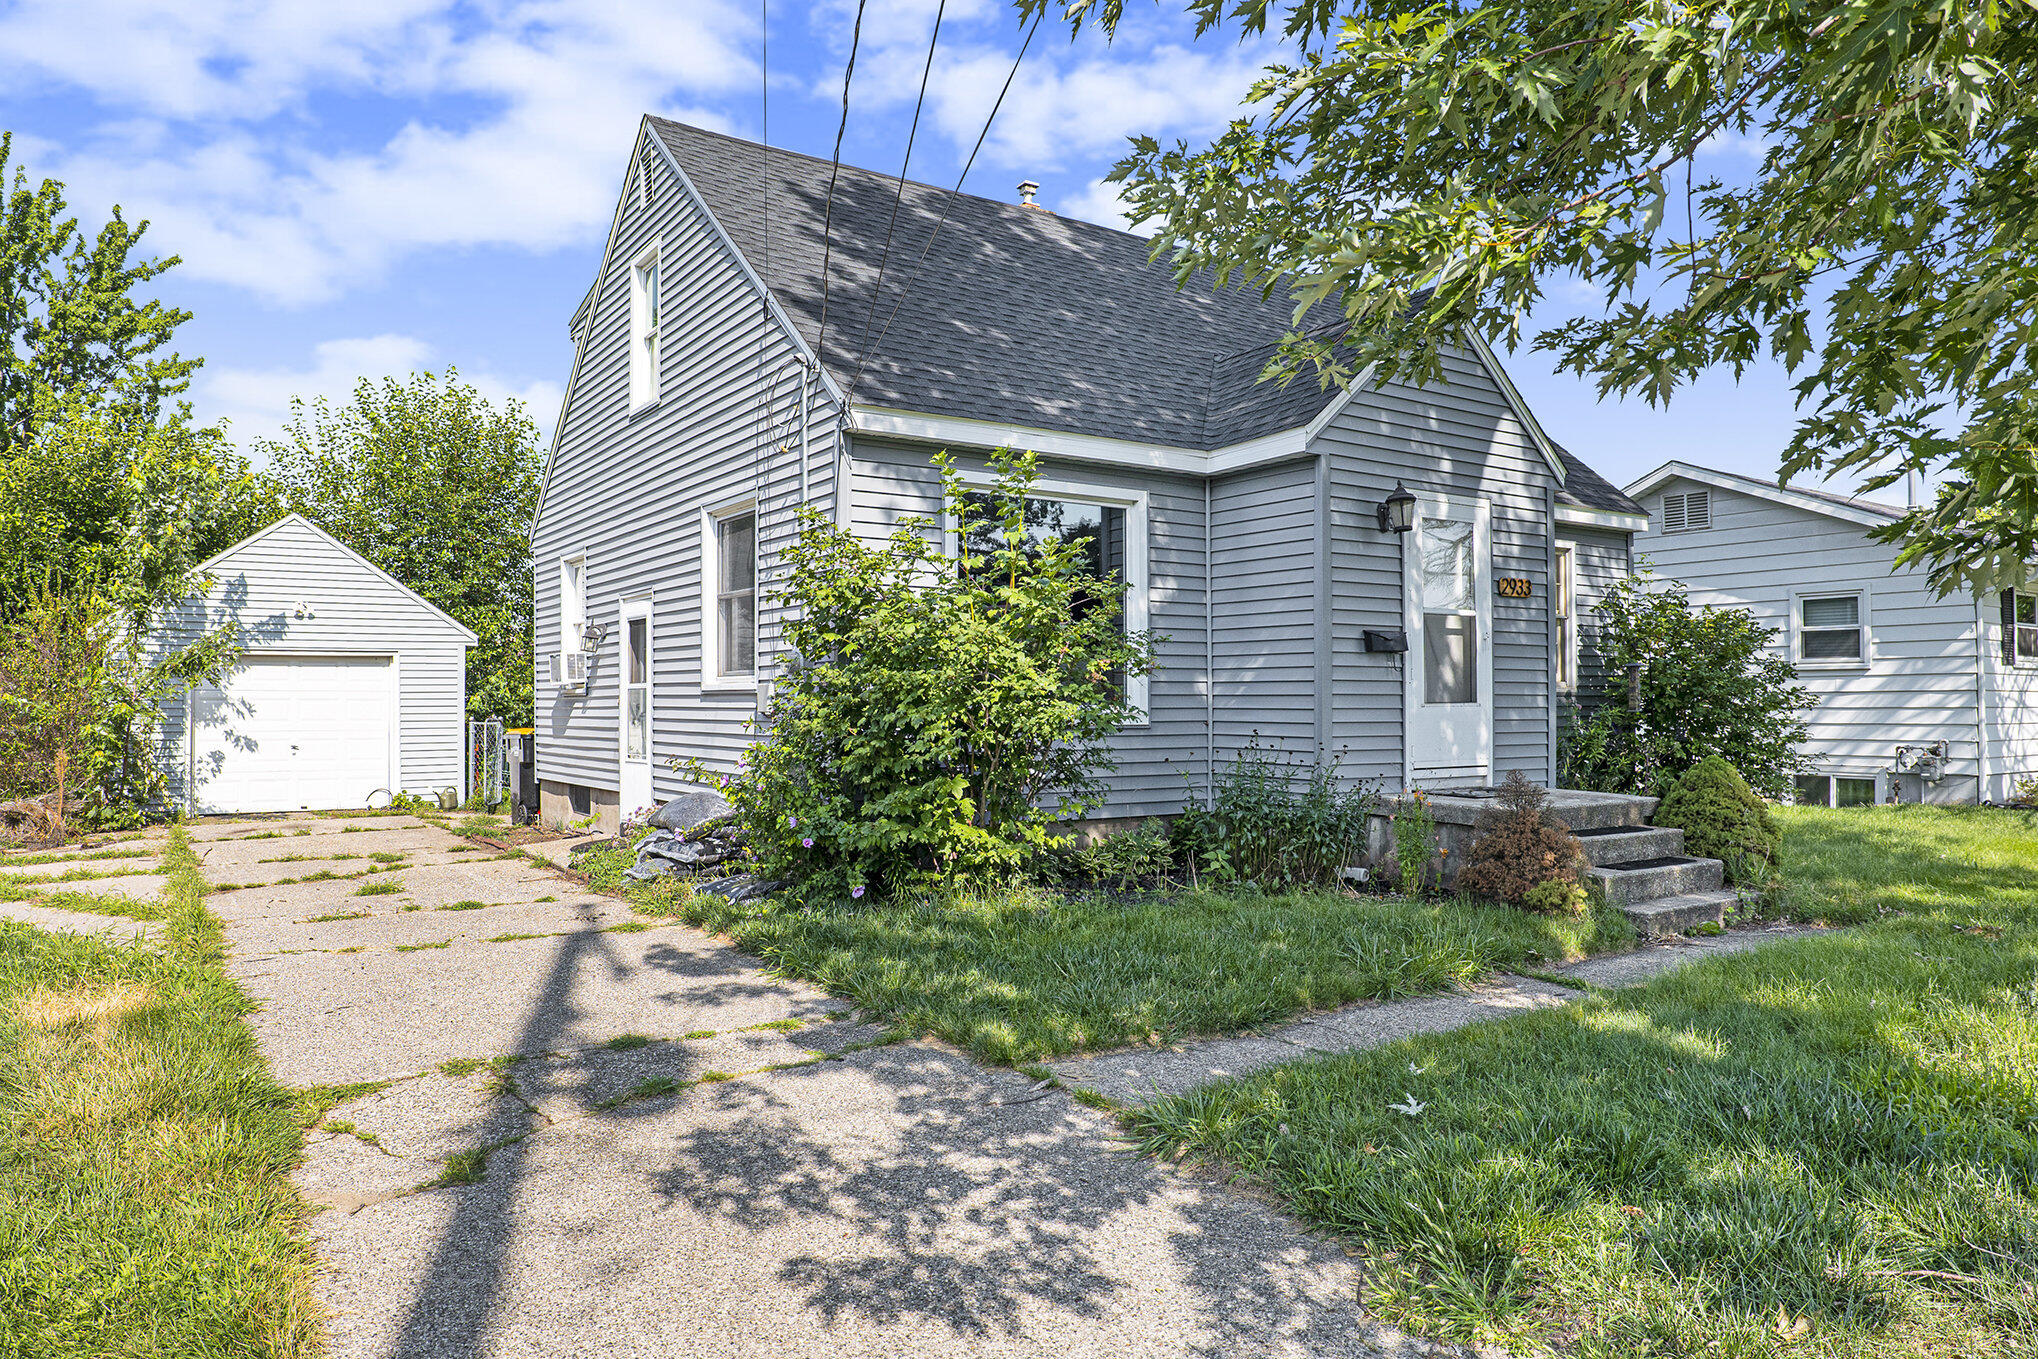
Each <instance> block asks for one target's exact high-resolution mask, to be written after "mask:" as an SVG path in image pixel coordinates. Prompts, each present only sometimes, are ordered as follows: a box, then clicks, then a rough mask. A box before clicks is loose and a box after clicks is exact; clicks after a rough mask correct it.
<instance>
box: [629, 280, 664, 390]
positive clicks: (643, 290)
mask: <svg viewBox="0 0 2038 1359" xmlns="http://www.w3.org/2000/svg"><path fill="white" fill-rule="evenodd" d="M657 399H658V247H657V246H655V245H654V246H652V247H651V248H650V249H649V250H646V251H645V252H644V253H643V254H642V255H639V256H638V257H637V262H636V263H635V264H634V265H632V266H631V267H630V409H632V410H635V409H637V408H638V407H639V406H648V405H650V404H651V403H652V402H654V401H656V400H657Z"/></svg>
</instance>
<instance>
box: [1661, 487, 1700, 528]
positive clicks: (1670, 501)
mask: <svg viewBox="0 0 2038 1359" xmlns="http://www.w3.org/2000/svg"><path fill="white" fill-rule="evenodd" d="M1660 522H1661V525H1662V529H1663V532H1665V533H1688V532H1690V531H1691V530H1692V529H1702V528H1711V527H1712V492H1711V491H1679V492H1676V493H1675V494H1672V495H1666V496H1664V497H1663V513H1662V515H1661V517H1660Z"/></svg>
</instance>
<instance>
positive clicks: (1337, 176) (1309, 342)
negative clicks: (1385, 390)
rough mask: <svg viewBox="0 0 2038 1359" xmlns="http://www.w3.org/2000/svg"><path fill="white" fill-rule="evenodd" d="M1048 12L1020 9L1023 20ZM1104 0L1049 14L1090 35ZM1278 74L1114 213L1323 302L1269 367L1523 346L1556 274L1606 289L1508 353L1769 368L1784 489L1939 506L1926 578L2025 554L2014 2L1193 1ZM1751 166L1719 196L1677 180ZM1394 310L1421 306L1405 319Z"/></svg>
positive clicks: (1412, 365) (1334, 368)
mask: <svg viewBox="0 0 2038 1359" xmlns="http://www.w3.org/2000/svg"><path fill="white" fill-rule="evenodd" d="M1047 2H1048V0H1021V5H1022V8H1024V9H1027V10H1029V11H1030V10H1035V9H1040V8H1044V7H1046V4H1047ZM1121 7H1122V0H1103V2H1102V3H1095V2H1093V0H1073V3H1069V2H1068V0H1064V5H1063V8H1064V9H1065V11H1066V12H1067V13H1068V14H1069V15H1071V16H1072V17H1073V18H1074V20H1075V22H1076V23H1078V24H1080V23H1082V22H1085V21H1095V22H1099V23H1101V24H1103V25H1104V26H1105V27H1107V28H1108V27H1110V26H1112V25H1114V24H1115V23H1116V22H1117V19H1118V15H1119V10H1120V9H1121ZM1189 8H1190V9H1191V11H1192V12H1194V13H1195V14H1196V15H1197V16H1198V19H1199V20H1200V22H1201V23H1202V25H1203V26H1204V27H1206V28H1207V27H1209V26H1210V25H1212V24H1214V23H1216V22H1218V21H1219V20H1220V19H1222V18H1224V17H1225V14H1226V11H1227V10H1229V12H1230V14H1231V15H1232V16H1233V17H1234V18H1236V19H1237V20H1238V21H1239V22H1241V23H1243V25H1244V26H1245V27H1246V28H1247V29H1248V30H1259V29H1264V28H1265V27H1267V25H1268V24H1269V21H1270V19H1274V20H1275V21H1276V22H1279V21H1281V18H1280V17H1279V16H1285V27H1286V33H1287V36H1288V38H1289V39H1290V41H1291V50H1292V51H1293V52H1294V57H1293V59H1292V60H1291V61H1290V62H1288V63H1287V64H1284V65H1280V66H1276V67H1273V68H1270V69H1269V70H1268V71H1267V72H1265V74H1264V78H1263V79H1262V80H1261V81H1260V82H1259V83H1258V84H1257V85H1256V86H1255V87H1254V89H1253V91H1252V94H1251V97H1250V102H1249V104H1248V107H1247V109H1246V111H1245V114H1244V116H1242V117H1241V118H1239V119H1238V120H1237V121H1235V122H1234V123H1233V124H1232V125H1231V126H1230V127H1229V128H1228V129H1227V130H1226V131H1225V132H1224V133H1223V134H1222V135H1220V136H1219V137H1217V138H1216V139H1215V140H1214V141H1213V142H1212V143H1211V144H1209V145H1208V146H1203V147H1197V148H1191V147H1189V146H1187V145H1182V144H1177V145H1174V146H1162V145H1161V144H1159V143H1158V142H1156V141H1154V140H1152V139H1140V140H1138V141H1137V142H1136V143H1135V146H1134V150H1133V151H1132V153H1131V155H1130V156H1129V157H1128V158H1127V159H1126V160H1125V161H1124V162H1123V163H1122V164H1121V165H1120V166H1119V168H1118V171H1117V175H1118V176H1119V177H1120V178H1121V179H1122V180H1123V182H1124V185H1125V188H1124V190H1123V192H1124V197H1125V199H1126V201H1127V202H1128V203H1129V204H1130V205H1131V207H1132V209H1133V210H1134V212H1135V213H1136V214H1139V215H1141V216H1143V217H1145V218H1148V219H1154V220H1157V221H1158V223H1159V235H1158V238H1157V241H1156V246H1157V248H1158V249H1159V250H1161V251H1162V252H1166V253H1168V254H1170V255H1171V256H1172V257H1173V258H1174V259H1175V261H1176V262H1177V264H1178V266H1179V268H1180V269H1181V270H1182V271H1183V274H1184V275H1185V276H1186V275H1187V273H1188V272H1189V271H1191V270H1194V269H1197V268H1200V267H1205V266H1208V267H1210V268H1213V269H1215V270H1216V271H1217V273H1218V274H1219V275H1220V276H1221V277H1225V278H1229V279H1233V280H1244V281H1246V282H1249V283H1252V284H1256V285H1259V286H1263V287H1268V288H1276V287H1284V288H1288V289H1291V290H1292V291H1293V293H1294V296H1295V298H1296V300H1297V303H1298V312H1297V315H1298V317H1299V316H1300V314H1301V312H1300V307H1302V306H1306V305H1308V304H1311V303H1314V302H1318V301H1323V300H1332V301H1334V302H1336V303H1337V304H1340V305H1341V306H1342V308H1343V312H1344V317H1345V319H1346V320H1347V321H1348V322H1349V323H1350V324H1349V327H1348V328H1347V329H1344V330H1342V331H1341V332H1332V333H1326V332H1325V331H1324V330H1322V329H1321V328H1317V329H1315V331H1314V332H1313V333H1309V334H1303V333H1299V332H1298V333H1297V334H1296V335H1295V336H1294V337H1292V338H1291V341H1290V343H1289V344H1288V345H1287V346H1286V348H1285V350H1284V352H1283V354H1282V356H1281V358H1280V359H1279V360H1277V363H1276V365H1275V366H1276V368H1277V369H1280V370H1284V371H1287V372H1290V373H1292V372H1294V371H1296V370H1298V369H1300V368H1303V367H1307V366H1311V365H1315V366H1317V367H1318V369H1319V371H1320V373H1321V374H1322V375H1324V376H1325V377H1327V378H1329V379H1331V380H1336V381H1350V380H1351V379H1352V378H1353V376H1354V375H1355V374H1357V373H1361V372H1365V371H1368V370H1370V371H1371V372H1372V373H1374V374H1375V375H1376V376H1379V377H1382V378H1385V377H1391V376H1396V375H1400V376H1406V377H1410V378H1415V379H1418V380H1420V379H1428V378H1433V377H1435V376H1437V374H1438V372H1439V368H1438V348H1437V346H1438V344H1439V342H1440V341H1443V340H1446V339H1448V338H1449V337H1452V336H1454V335H1456V334H1458V333H1461V332H1463V331H1467V330H1469V331H1472V332H1476V333H1480V334H1485V335H1497V336H1502V337H1504V338H1506V339H1507V340H1508V341H1509V342H1510V343H1514V342H1516V341H1518V340H1520V339H1522V338H1525V337H1524V336H1523V334H1522V327H1523V318H1524V316H1525V315H1526V314H1527V313H1528V312H1529V310H1530V309H1531V308H1532V307H1533V306H1534V305H1535V304H1536V302H1537V301H1538V300H1539V299H1540V298H1541V297H1542V295H1543V290H1544V287H1545V286H1546V284H1547V283H1548V282H1549V281H1550V280H1552V279H1562V280H1570V281H1573V282H1574V283H1582V284H1583V285H1584V286H1586V287H1587V288H1589V289H1591V290H1592V291H1594V292H1596V293H1597V294H1598V295H1599V297H1600V298H1601V299H1602V300H1603V302H1604V310H1603V311H1602V312H1600V313H1599V314H1595V315H1590V316H1585V317H1582V318H1580V319H1576V320H1573V321H1571V322H1569V323H1566V324H1561V325H1558V326H1555V327H1554V328H1551V329H1547V330H1544V331H1542V332H1541V333H1539V334H1536V335H1534V336H1533V337H1532V339H1533V343H1534V344H1536V345H1537V346H1540V347H1542V348H1545V349H1547V350H1550V351H1553V352H1554V353H1555V354H1556V355H1557V357H1558V359H1559V360H1560V364H1561V366H1563V367H1568V368H1571V369H1574V370H1576V371H1577V372H1579V373H1582V374H1590V375H1593V376H1594V377H1596V378H1597V379H1598V382H1599V385H1600V388H1601V390H1602V391H1603V392H1620V393H1641V394H1643V395H1645V396H1646V397H1648V398H1649V399H1651V400H1653V401H1667V400H1668V399H1669V398H1670V396H1671V394H1672V392H1673V391H1674V390H1675V389H1676V387H1677V386H1678V385H1679V384H1680V383H1683V382H1685V381H1688V380H1689V379H1690V378H1692V377H1693V376H1694V375H1696V374H1697V373H1699V372H1700V371H1702V370H1704V369H1707V368H1710V367H1714V366H1725V367H1727V368H1729V369H1731V370H1733V371H1734V372H1735V373H1737V374H1738V373H1739V372H1741V371H1742V370H1743V369H1744V368H1745V367H1746V366H1747V365H1749V364H1750V363H1752V362H1755V361H1757V360H1758V359H1760V358H1761V357H1762V356H1763V355H1765V354H1766V355H1768V356H1770V357H1773V358H1774V359H1776V360H1779V361H1781V362H1782V363H1783V364H1784V366H1785V367H1786V368H1787V369H1789V370H1790V371H1791V372H1792V373H1793V374H1794V375H1796V376H1797V377H1798V378H1799V381H1798V384H1797V390H1798V392H1799V394H1800V398H1801V404H1800V410H1801V413H1802V414H1801V419H1800V423H1799V425H1798V427H1797V430H1796V433H1795V435H1794V437H1793V438H1792V439H1791V441H1790V443H1789V445H1788V447H1787V448H1785V449H1784V450H1782V455H1781V472H1782V473H1783V474H1784V475H1786V476H1788V475H1795V474H1799V473H1804V472H1808V471H1821V472H1827V473H1831V472H1849V473H1855V474H1860V475H1863V476H1865V478H1866V481H1867V484H1868V485H1869V487H1870V488H1871V489H1872V488H1875V487H1879V486H1884V485H1888V484H1890V483H1892V482H1894V481H1896V480H1897V479H1899V478H1901V477H1904V476H1905V475H1907V474H1908V473H1909V472H1910V471H1912V470H1921V471H1925V472H1932V473H1936V474H1939V475H1942V476H1943V477H1944V478H1945V488H1944V490H1943V491H1942V492H1941V494H1940V495H1939V496H1938V498H1937V500H1936V502H1935V503H1932V504H1929V505H1924V506H1921V507H1919V508H1918V509H1916V510H1915V511H1913V512H1912V513H1911V514H1909V515H1908V516H1906V517H1905V518H1904V519H1903V520H1902V521H1900V522H1898V523H1896V524H1894V525H1892V526H1891V527H1890V528H1889V529H1887V530H1885V531H1883V536H1884V537H1886V538H1888V539H1889V540H1891V541H1896V542H1900V543H1902V544H1903V549H1902V553H1901V556H1902V559H1903V560H1904V561H1906V562H1916V563H1921V564H1923V565H1925V566H1927V567H1929V569H1930V573H1931V577H1932V580H1933V582H1934V583H1935V584H1937V585H1938V586H1939V587H1940V588H1941V589H1952V588H1955V587H1960V586H1968V585H1973V586H1992V585H2003V584H2009V583H2012V582H2024V581H2026V580H2027V579H2029V578H2030V576H2031V571H2032V569H2031V567H2030V565H2029V563H2030V562H2031V561H2032V560H2033V559H2034V558H2038V401H2034V398H2033V396H2032V392H2031V378H2032V372H2031V363H2030V358H2029V355H2030V353H2031V350H2032V346H2033V343H2034V341H2038V267H2034V259H2033V254H2032V224H2033V221H2034V220H2038V10H2034V7H2033V6H2032V4H2031V3H2029V0H1976V2H1975V3H1960V2H1958V0H1954V2H1952V3H1945V2H1941V3H1921V2H1920V0H1876V2H1868V0H1863V2H1861V3H1853V4H1811V5H1807V4H1801V3H1795V2H1794V0H1766V2H1758V3H1746V2H1745V0H1693V2H1692V3H1683V4H1675V5H1672V4H1639V5H1638V4H1635V3H1632V0H1584V2H1583V3H1577V2H1576V0H1483V2H1482V3H1478V4H1458V3H1439V4H1427V5H1425V4H1419V3H1415V2H1414V0H1378V2H1369V0H1358V2H1357V3H1353V2H1351V0H1302V2H1301V3H1299V4H1296V5H1294V6H1283V7H1278V8H1277V7H1276V6H1274V5H1273V4H1272V3H1271V0H1238V3H1236V4H1232V3H1231V0H1189ZM1723 137H1732V138H1743V139H1752V140H1755V141H1757V142H1759V144H1760V145H1761V146H1762V147H1763V148H1764V152H1763V155H1762V160H1761V164H1760V167H1759V169H1758V170H1757V171H1756V172H1755V173H1754V175H1753V176H1752V177H1751V178H1750V179H1749V181H1748V182H1746V183H1741V184H1729V183H1726V182H1723V181H1722V180H1719V179H1716V178H1713V177H1710V176H1707V175H1704V174H1702V173H1701V172H1700V171H1699V170H1697V169H1695V168H1694V158H1695V157H1696V155H1697V154H1698V152H1699V151H1700V149H1701V148H1703V147H1705V146H1706V145H1707V144H1708V143H1709V142H1711V141H1713V140H1714V139H1717V138H1723ZM1418 302H1420V303H1421V305H1417V304H1418Z"/></svg>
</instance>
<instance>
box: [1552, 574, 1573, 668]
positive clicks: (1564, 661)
mask: <svg viewBox="0 0 2038 1359" xmlns="http://www.w3.org/2000/svg"><path fill="white" fill-rule="evenodd" d="M1571 551H1572V549H1571V548H1569V547H1568V546H1560V547H1558V549H1557V582H1556V587H1555V590H1554V594H1555V596H1556V597H1555V599H1554V600H1552V602H1551V606H1552V607H1553V608H1554V609H1555V610H1556V612H1557V687H1558V688H1559V689H1574V688H1576V687H1577V685H1578V638H1577V635H1576V634H1575V633H1574V632H1573V631H1572V628H1573V618H1572V612H1573V608H1572V595H1573V594H1574V593H1575V592H1576V590H1577V582H1576V578H1575V577H1574V576H1573V574H1572V565H1571V562H1572V557H1571Z"/></svg>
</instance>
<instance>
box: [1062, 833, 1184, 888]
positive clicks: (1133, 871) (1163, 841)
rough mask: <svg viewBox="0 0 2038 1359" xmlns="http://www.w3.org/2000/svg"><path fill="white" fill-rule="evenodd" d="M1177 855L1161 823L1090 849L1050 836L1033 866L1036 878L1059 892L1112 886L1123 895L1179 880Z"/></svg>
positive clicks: (1101, 839) (1096, 842)
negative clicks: (1148, 885) (1139, 887)
mask: <svg viewBox="0 0 2038 1359" xmlns="http://www.w3.org/2000/svg"><path fill="white" fill-rule="evenodd" d="M1174 870H1175V851H1174V847H1173V846H1172V845H1171V844H1170V843H1169V841H1168V828H1167V827H1166V826H1165V825H1164V824H1163V823H1162V822H1160V821H1159V820H1147V821H1142V822H1141V823H1140V824H1139V825H1138V826H1136V827H1135V828H1133V829H1132V830H1124V831H1117V832H1114V833H1111V834H1106V835H1100V836H1097V837H1096V838H1095V839H1092V840H1090V841H1088V842H1087V843H1085V842H1084V841H1082V840H1079V839H1077V838H1076V837H1075V836H1072V835H1066V836H1051V837H1049V839H1048V841H1047V843H1046V844H1045V845H1044V846H1043V847H1042V849H1041V852H1040V854H1039V855H1038V856H1037V858H1036V859H1035V861H1034V875H1035V876H1036V877H1038V878H1040V879H1041V880H1043V881H1045V882H1047V883H1049V884H1051V885H1056V886H1064V887H1084V886H1092V885H1107V886H1111V887H1117V888H1120V889H1123V888H1127V887H1131V886H1134V885H1136V884H1140V883H1153V882H1158V881H1163V880H1165V879H1168V878H1170V877H1172V876H1174Z"/></svg>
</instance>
